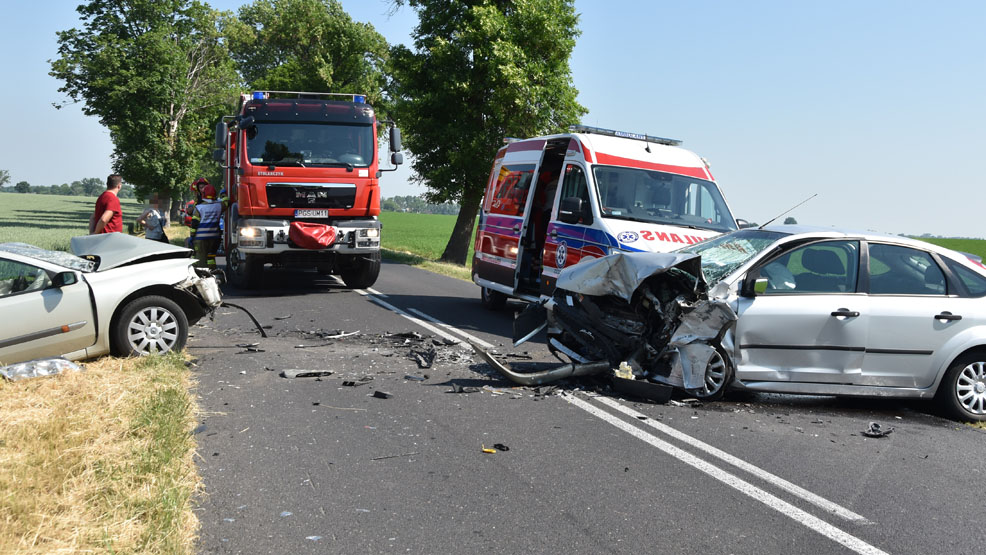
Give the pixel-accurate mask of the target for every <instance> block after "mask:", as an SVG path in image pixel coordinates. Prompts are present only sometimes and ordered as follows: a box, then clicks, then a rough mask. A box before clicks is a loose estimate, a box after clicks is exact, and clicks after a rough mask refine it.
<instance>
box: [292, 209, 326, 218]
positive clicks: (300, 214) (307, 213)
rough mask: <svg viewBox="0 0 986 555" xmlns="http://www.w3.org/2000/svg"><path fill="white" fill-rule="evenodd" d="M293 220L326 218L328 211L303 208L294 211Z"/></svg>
mask: <svg viewBox="0 0 986 555" xmlns="http://www.w3.org/2000/svg"><path fill="white" fill-rule="evenodd" d="M294 217H295V218H328V217H329V211H328V210H312V209H308V208H303V209H301V210H295V211H294Z"/></svg>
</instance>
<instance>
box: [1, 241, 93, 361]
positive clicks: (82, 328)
mask: <svg viewBox="0 0 986 555" xmlns="http://www.w3.org/2000/svg"><path fill="white" fill-rule="evenodd" d="M62 270H63V269H60V268H58V267H57V266H49V265H44V266H42V265H41V263H38V264H35V263H32V262H31V261H30V259H23V258H21V257H17V258H14V257H11V256H6V255H3V256H0V314H3V318H0V363H2V364H11V363H14V362H22V361H25V360H31V359H35V358H43V357H50V356H57V355H62V354H67V353H71V352H73V351H78V350H80V349H84V348H86V347H88V346H90V345H92V344H93V343H94V342H95V337H96V331H95V330H96V326H95V319H94V318H93V312H92V310H93V309H92V302H91V301H90V297H89V287H88V286H87V285H86V284H85V282H83V281H81V279H80V278H79V274H78V273H76V274H75V276H76V279H77V280H79V281H77V282H76V283H73V284H71V285H65V286H62V287H55V286H53V285H52V277H53V276H54V275H55V274H57V273H58V272H59V271H62Z"/></svg>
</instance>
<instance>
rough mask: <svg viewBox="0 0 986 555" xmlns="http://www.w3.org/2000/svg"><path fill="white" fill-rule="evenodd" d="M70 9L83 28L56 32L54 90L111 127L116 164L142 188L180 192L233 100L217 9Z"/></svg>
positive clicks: (128, 4) (169, 4)
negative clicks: (57, 84)
mask: <svg viewBox="0 0 986 555" xmlns="http://www.w3.org/2000/svg"><path fill="white" fill-rule="evenodd" d="M77 11H78V12H79V15H80V19H81V20H82V23H83V25H82V29H74V28H73V29H69V30H67V31H60V32H59V33H58V44H59V48H58V58H57V59H55V60H53V61H51V75H52V76H54V77H56V78H58V79H60V80H61V81H63V83H64V84H63V86H62V87H61V88H60V89H59V91H60V92H63V93H65V94H67V95H68V97H69V99H70V100H71V101H72V102H81V103H82V110H83V112H84V113H85V114H87V115H92V116H96V117H98V118H99V121H100V123H102V124H103V125H105V126H106V127H107V128H108V129H109V131H110V138H111V140H112V141H113V147H114V148H113V169H114V170H115V171H116V172H117V173H119V174H120V175H122V176H123V178H124V180H126V181H127V182H129V183H132V184H134V185H135V187H136V189H137V192H138V194H139V195H140V196H147V195H148V194H149V193H150V192H154V191H157V192H160V193H162V194H164V195H166V196H171V195H173V194H176V193H179V192H180V191H181V190H182V189H183V188H184V186H185V185H186V184H187V183H188V182H190V181H191V179H192V177H193V176H194V174H195V173H196V169H197V164H198V163H199V162H200V161H201V159H202V157H203V155H202V152H207V151H208V149H209V144H208V143H209V140H210V137H211V132H210V129H211V124H212V122H213V121H214V120H215V119H216V118H217V117H219V116H220V115H221V114H222V113H224V112H227V111H229V109H230V108H229V107H228V106H226V103H228V102H231V101H232V100H233V99H234V98H235V95H234V92H233V91H234V87H235V84H236V82H237V76H236V73H235V71H234V67H233V62H232V60H231V59H230V57H229V55H228V52H227V50H226V47H225V44H224V41H223V40H222V39H221V35H220V27H221V18H222V17H223V15H222V14H221V13H219V12H216V11H214V10H212V9H211V8H210V7H209V6H208V5H206V4H204V3H202V2H199V1H197V0H90V1H89V3H87V4H83V5H81V6H79V7H78V8H77ZM56 107H58V105H56Z"/></svg>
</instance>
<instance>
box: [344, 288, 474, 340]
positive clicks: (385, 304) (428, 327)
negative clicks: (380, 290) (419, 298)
mask: <svg viewBox="0 0 986 555" xmlns="http://www.w3.org/2000/svg"><path fill="white" fill-rule="evenodd" d="M353 291H356V292H357V293H359V294H360V295H363V296H364V297H366V298H367V299H370V300H371V301H373V302H375V303H377V304H378V305H380V306H382V307H384V308H386V309H387V310H389V311H391V312H394V313H397V314H400V315H401V316H403V317H405V318H407V319H408V320H410V321H412V322H414V323H415V324H417V325H419V326H421V327H423V328H425V329H426V330H429V331H431V332H432V333H435V334H438V335H439V336H441V337H444V338H445V339H448V340H449V341H455V342H456V343H457V344H458V345H459V346H460V347H462V348H464V349H469V350H470V351H471V350H472V347H470V346H469V345H467V344H465V343H463V342H462V340H461V339H459V338H458V337H455V336H453V335H450V334H448V333H446V332H444V331H442V330H440V329H438V328H436V327H435V326H433V325H431V324H429V323H428V322H425V321H424V320H421V319H420V318H415V317H414V316H411V315H410V314H408V313H407V312H404V311H403V310H401V309H399V308H397V307H396V306H394V305H392V304H390V303H388V302H387V301H384V300H383V299H379V298H377V297H375V296H373V295H371V294H369V293H367V292H366V291H363V290H362V289H353Z"/></svg>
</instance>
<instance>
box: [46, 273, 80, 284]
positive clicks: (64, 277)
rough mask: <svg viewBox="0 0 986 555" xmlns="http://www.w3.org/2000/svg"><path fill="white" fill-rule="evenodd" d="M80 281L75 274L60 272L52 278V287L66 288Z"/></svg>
mask: <svg viewBox="0 0 986 555" xmlns="http://www.w3.org/2000/svg"><path fill="white" fill-rule="evenodd" d="M78 281H79V277H78V276H76V275H75V272H58V273H57V274H55V275H54V276H53V277H52V278H51V286H52V287H65V286H66V285H72V284H73V283H76V282H78Z"/></svg>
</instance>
